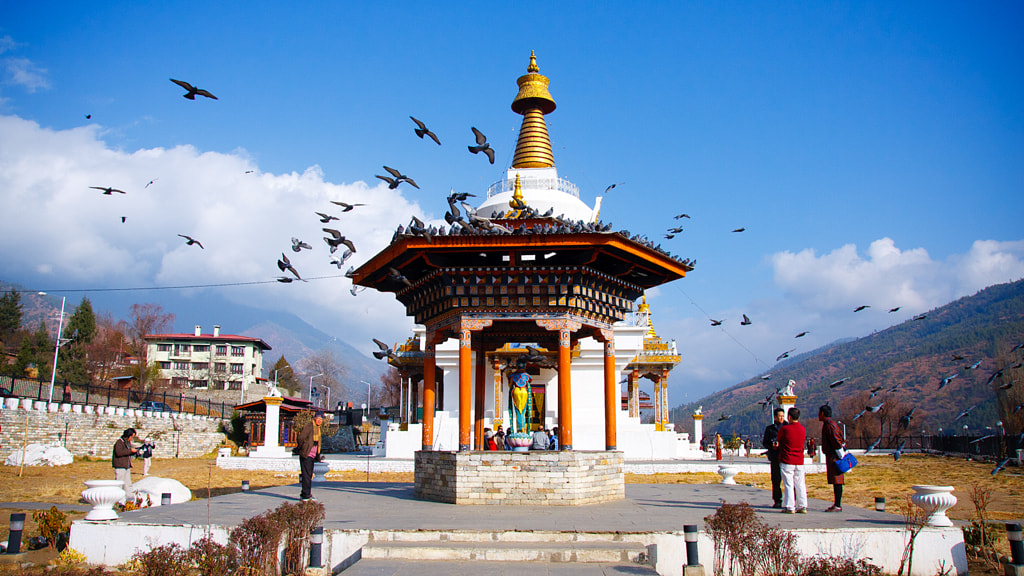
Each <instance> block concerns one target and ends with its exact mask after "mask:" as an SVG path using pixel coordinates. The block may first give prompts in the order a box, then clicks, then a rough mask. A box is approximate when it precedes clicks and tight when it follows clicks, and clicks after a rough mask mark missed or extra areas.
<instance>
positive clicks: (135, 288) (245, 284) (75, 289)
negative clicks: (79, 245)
mask: <svg viewBox="0 0 1024 576" xmlns="http://www.w3.org/2000/svg"><path fill="white" fill-rule="evenodd" d="M344 277H345V275H344V274H338V275H335V276H315V277H312V278H303V280H302V281H313V280H330V279H332V278H344ZM274 283H278V280H258V281H255V282H224V283H220V284H189V285H182V286H136V287H131V288H57V289H46V290H36V289H31V290H23V291H21V292H22V293H30V292H46V293H48V294H51V293H61V292H135V291H145V290H189V289H194V288H225V287H232V286H255V285H258V284H274ZM2 292H5V293H10V292H18V290H15V289H14V288H9V289H6V290H3V291H2Z"/></svg>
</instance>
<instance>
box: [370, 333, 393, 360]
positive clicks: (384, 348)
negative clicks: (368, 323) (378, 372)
mask: <svg viewBox="0 0 1024 576" xmlns="http://www.w3.org/2000/svg"><path fill="white" fill-rule="evenodd" d="M373 343H374V344H376V345H377V348H380V350H378V351H375V352H374V353H373V357H374V358H376V359H377V360H383V359H384V358H391V359H392V360H398V355H397V354H395V351H394V350H392V349H391V347H390V346H388V345H387V344H385V343H383V342H381V341H380V340H377V339H376V338H374V339H373Z"/></svg>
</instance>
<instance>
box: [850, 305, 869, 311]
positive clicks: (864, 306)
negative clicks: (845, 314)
mask: <svg viewBox="0 0 1024 576" xmlns="http://www.w3.org/2000/svg"><path fill="white" fill-rule="evenodd" d="M865 308H871V305H870V304H864V305H863V306H857V308H856V309H854V312H860V311H861V310H864V309H865Z"/></svg>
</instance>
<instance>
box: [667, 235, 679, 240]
mask: <svg viewBox="0 0 1024 576" xmlns="http://www.w3.org/2000/svg"><path fill="white" fill-rule="evenodd" d="M675 237H676V235H675V234H665V239H666V240H671V239H673V238H675Z"/></svg>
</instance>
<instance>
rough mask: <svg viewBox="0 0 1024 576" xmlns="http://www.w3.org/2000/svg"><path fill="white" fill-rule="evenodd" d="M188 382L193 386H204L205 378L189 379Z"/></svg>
mask: <svg viewBox="0 0 1024 576" xmlns="http://www.w3.org/2000/svg"><path fill="white" fill-rule="evenodd" d="M188 383H189V385H190V386H192V387H193V388H206V380H189V381H188Z"/></svg>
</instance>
